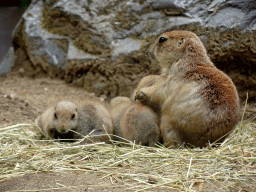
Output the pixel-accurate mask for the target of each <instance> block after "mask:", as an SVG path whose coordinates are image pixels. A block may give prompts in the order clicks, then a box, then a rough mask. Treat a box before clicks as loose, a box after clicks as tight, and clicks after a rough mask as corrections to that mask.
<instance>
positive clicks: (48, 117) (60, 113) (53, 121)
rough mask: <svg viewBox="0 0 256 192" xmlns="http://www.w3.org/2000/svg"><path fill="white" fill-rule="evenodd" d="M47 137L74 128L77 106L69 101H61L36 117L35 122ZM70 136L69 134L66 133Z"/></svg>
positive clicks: (54, 136) (59, 134) (76, 118)
mask: <svg viewBox="0 0 256 192" xmlns="http://www.w3.org/2000/svg"><path fill="white" fill-rule="evenodd" d="M35 123H36V124H37V126H38V127H40V128H41V129H42V131H43V133H44V134H45V136H46V137H47V138H55V139H57V138H58V136H60V137H61V135H62V136H63V135H65V134H67V133H68V132H69V131H70V130H75V129H76V128H77V123H78V108H77V106H76V105H75V104H74V103H72V102H69V101H62V102H59V103H57V104H56V105H55V106H53V107H50V108H49V109H47V110H46V111H45V112H44V113H43V114H41V115H40V116H39V117H37V119H36V122H35ZM66 136H68V137H70V135H66ZM67 139H70V138H67Z"/></svg>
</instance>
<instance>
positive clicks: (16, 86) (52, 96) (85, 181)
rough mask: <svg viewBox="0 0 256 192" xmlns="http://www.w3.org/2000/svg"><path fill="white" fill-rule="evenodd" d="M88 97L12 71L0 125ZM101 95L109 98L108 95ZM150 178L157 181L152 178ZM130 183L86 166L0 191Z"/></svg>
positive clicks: (26, 178)
mask: <svg viewBox="0 0 256 192" xmlns="http://www.w3.org/2000/svg"><path fill="white" fill-rule="evenodd" d="M88 97H89V98H93V97H95V95H94V94H93V93H89V92H87V91H85V90H83V89H81V88H78V87H74V86H71V85H68V84H66V83H65V82H64V81H62V80H60V79H51V78H33V79H32V78H28V77H21V76H20V75H19V74H17V73H15V72H12V73H10V74H8V75H7V76H5V77H0V128H1V127H6V126H10V125H14V124H17V123H34V120H35V118H36V117H37V116H38V115H39V114H41V113H42V112H43V111H44V110H45V109H46V108H47V107H48V106H51V105H52V104H54V103H56V102H58V101H61V100H70V101H83V99H85V98H88ZM99 99H102V100H104V99H105V100H106V98H105V97H104V96H102V97H101V98H99ZM254 109H255V105H254V104H250V105H249V107H248V108H247V111H246V118H248V117H253V115H254V114H255V110H254ZM242 110H243V107H242ZM133 171H143V167H142V168H141V170H133ZM110 178H112V179H110ZM153 180H154V179H153ZM148 182H149V183H150V182H154V181H151V178H148ZM131 185H132V183H131ZM195 186H196V184H195ZM129 187H131V186H127V185H124V183H123V182H122V179H119V178H118V177H114V176H113V177H111V176H108V177H105V176H104V175H102V174H100V173H97V172H93V171H91V170H90V171H87V170H85V171H84V173H81V172H75V171H72V172H66V173H64V172H61V173H51V172H49V173H48V172H41V173H36V174H27V175H23V176H19V177H13V178H10V179H7V180H4V181H1V182H0V191H17V190H18V191H24V190H32V191H124V190H126V189H127V188H129ZM195 189H197V191H214V190H216V189H215V188H214V187H211V185H209V184H201V183H199V184H197V186H196V188H195ZM154 190H157V191H170V189H164V188H161V187H158V188H155V189H154ZM154 190H153V191H154ZM128 191H129V190H128ZM174 191H177V190H174Z"/></svg>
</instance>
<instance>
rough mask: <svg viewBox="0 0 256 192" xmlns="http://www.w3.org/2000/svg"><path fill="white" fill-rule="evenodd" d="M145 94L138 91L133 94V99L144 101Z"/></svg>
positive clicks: (145, 98)
mask: <svg viewBox="0 0 256 192" xmlns="http://www.w3.org/2000/svg"><path fill="white" fill-rule="evenodd" d="M147 98H148V97H147V95H146V94H145V93H144V92H143V91H138V92H137V93H136V95H135V98H134V100H135V101H145V100H147Z"/></svg>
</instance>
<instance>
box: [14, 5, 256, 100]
mask: <svg viewBox="0 0 256 192" xmlns="http://www.w3.org/2000/svg"><path fill="white" fill-rule="evenodd" d="M255 8H256V3H255V0H215V1H212V0H205V1H200V0H123V1H118V0H112V1H109V0H34V1H33V2H32V3H31V5H30V7H29V8H28V9H27V10H26V12H25V13H24V15H23V17H22V19H21V21H20V22H19V24H18V26H17V27H16V29H15V31H14V35H13V47H14V53H15V54H14V59H15V61H14V67H13V70H20V69H23V70H24V71H25V73H26V74H27V75H30V76H39V75H50V76H52V77H60V78H63V79H65V81H66V82H68V83H73V84H76V85H78V86H81V87H84V88H86V89H87V90H89V91H94V92H96V93H97V94H98V95H100V94H106V95H107V96H110V97H113V96H116V95H123V96H130V94H131V92H132V90H133V89H134V87H135V86H136V85H137V83H138V82H139V80H140V79H141V78H142V77H143V76H145V75H148V74H157V73H158V66H157V65H156V64H155V63H151V62H150V61H149V59H148V58H147V56H146V51H147V49H148V47H149V45H150V44H151V43H152V41H153V40H154V39H155V37H156V36H157V35H159V34H161V33H163V32H165V31H170V30H174V29H179V30H182V29H184V30H191V31H193V32H195V33H196V34H197V35H198V36H199V37H200V38H201V40H202V42H203V43H204V45H205V46H206V48H207V51H208V54H209V56H210V58H211V59H212V61H213V62H214V63H215V64H216V66H217V67H218V68H220V69H221V70H224V71H225V72H226V73H227V74H228V75H230V77H231V78H232V79H233V81H234V83H235V84H236V85H237V88H238V90H239V94H240V96H241V98H242V99H244V98H245V95H246V92H247V91H248V92H249V97H250V99H254V98H256V97H255V96H256V86H255V84H256V70H255V69H254V65H256V44H255V42H256V32H255V31H256V11H255V10H256V9H255Z"/></svg>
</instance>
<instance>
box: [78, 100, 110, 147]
mask: <svg viewBox="0 0 256 192" xmlns="http://www.w3.org/2000/svg"><path fill="white" fill-rule="evenodd" d="M78 113H79V119H78V122H77V129H76V132H78V133H79V134H75V135H74V138H75V139H79V138H83V136H82V135H84V136H86V135H88V134H90V136H91V137H90V138H88V139H87V138H86V139H85V140H84V142H86V143H90V142H99V141H100V142H106V143H110V139H112V135H113V123H112V119H111V116H110V114H109V112H108V110H107V109H106V107H105V106H104V105H103V104H102V103H101V102H100V101H97V100H93V99H86V100H85V102H84V103H83V104H82V105H81V106H80V107H79V110H78Z"/></svg>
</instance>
